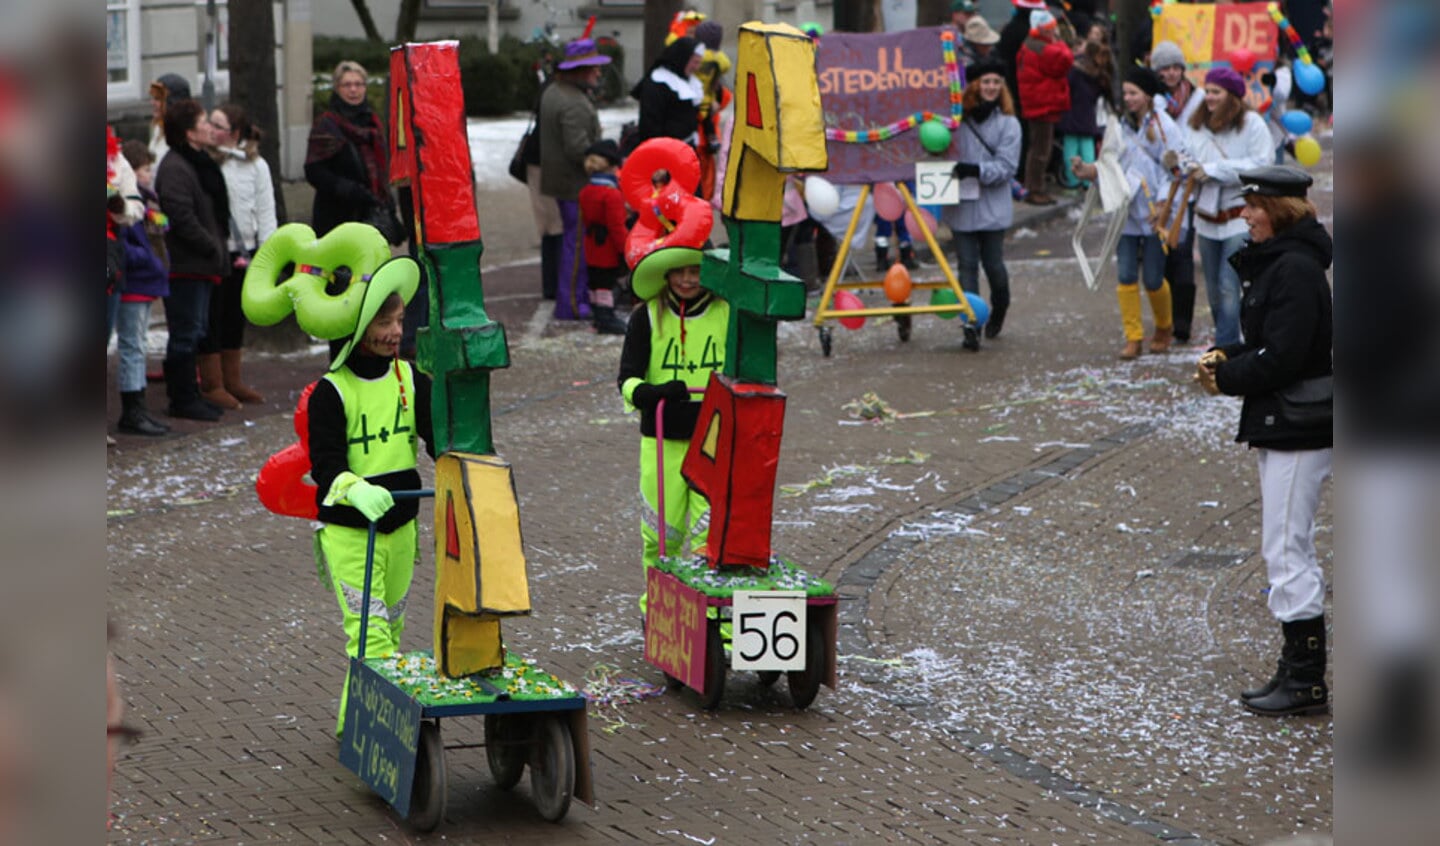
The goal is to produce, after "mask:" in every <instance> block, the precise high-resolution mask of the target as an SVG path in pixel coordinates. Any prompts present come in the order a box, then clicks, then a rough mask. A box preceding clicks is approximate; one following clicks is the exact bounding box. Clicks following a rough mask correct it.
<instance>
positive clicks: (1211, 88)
mask: <svg viewBox="0 0 1440 846" xmlns="http://www.w3.org/2000/svg"><path fill="white" fill-rule="evenodd" d="M1186 147H1187V148H1188V149H1189V151H1190V154H1191V155H1193V156H1194V157H1195V163H1194V164H1192V165H1191V167H1192V168H1199V169H1200V170H1201V171H1202V172H1203V173H1204V180H1205V181H1204V182H1202V183H1201V186H1200V191H1199V195H1198V196H1197V197H1196V199H1195V234H1196V236H1197V238H1198V240H1199V242H1200V263H1201V265H1202V267H1203V269H1204V272H1205V296H1206V298H1207V299H1208V300H1209V301H1210V315H1211V317H1212V318H1213V320H1214V321H1215V344H1216V345H1218V346H1227V345H1230V344H1236V343H1239V342H1240V277H1239V276H1238V275H1236V273H1235V269H1234V268H1233V267H1231V266H1230V257H1231V256H1233V255H1235V253H1236V252H1237V251H1238V250H1239V249H1240V248H1241V247H1242V246H1244V244H1245V240H1246V236H1247V234H1248V232H1249V230H1248V228H1247V227H1246V226H1245V221H1244V220H1242V219H1241V218H1240V213H1241V212H1242V211H1244V210H1245V201H1244V199H1243V198H1242V195H1241V191H1240V172H1241V171H1246V170H1254V169H1256V168H1260V167H1264V166H1265V165H1267V164H1269V163H1270V162H1271V159H1272V156H1273V155H1274V153H1273V150H1272V141H1271V139H1270V130H1268V129H1266V128H1265V121H1264V119H1262V118H1261V117H1260V115H1258V114H1256V113H1255V111H1254V110H1253V109H1251V108H1250V106H1249V104H1247V103H1246V102H1245V80H1243V79H1241V78H1240V74H1238V73H1236V72H1235V70H1234V69H1232V68H1228V67H1220V68H1215V69H1213V70H1211V71H1210V72H1209V73H1207V74H1206V75H1205V99H1204V101H1203V102H1201V103H1200V105H1199V107H1198V108H1196V109H1195V113H1194V114H1192V115H1191V116H1190V137H1189V138H1187V139H1186Z"/></svg>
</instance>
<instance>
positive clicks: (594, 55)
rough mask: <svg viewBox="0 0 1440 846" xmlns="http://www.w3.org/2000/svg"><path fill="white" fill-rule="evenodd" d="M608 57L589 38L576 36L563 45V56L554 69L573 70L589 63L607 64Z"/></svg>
mask: <svg viewBox="0 0 1440 846" xmlns="http://www.w3.org/2000/svg"><path fill="white" fill-rule="evenodd" d="M608 64H610V57H609V56H606V55H604V54H603V53H601V52H600V51H599V49H598V48H596V46H595V42H594V41H593V40H591V39H589V38H577V39H575V40H574V41H571V42H570V43H568V44H566V45H565V58H563V59H561V60H560V64H558V65H556V66H555V69H556V70H562V71H564V70H574V69H575V68H583V67H589V66H591V65H608Z"/></svg>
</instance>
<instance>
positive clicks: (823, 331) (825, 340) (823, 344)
mask: <svg viewBox="0 0 1440 846" xmlns="http://www.w3.org/2000/svg"><path fill="white" fill-rule="evenodd" d="M819 331H820V352H821V354H822V355H824V356H825V357H826V358H829V357H830V343H831V341H832V340H833V339H834V335H835V333H834V332H832V331H830V327H829V326H821V327H819Z"/></svg>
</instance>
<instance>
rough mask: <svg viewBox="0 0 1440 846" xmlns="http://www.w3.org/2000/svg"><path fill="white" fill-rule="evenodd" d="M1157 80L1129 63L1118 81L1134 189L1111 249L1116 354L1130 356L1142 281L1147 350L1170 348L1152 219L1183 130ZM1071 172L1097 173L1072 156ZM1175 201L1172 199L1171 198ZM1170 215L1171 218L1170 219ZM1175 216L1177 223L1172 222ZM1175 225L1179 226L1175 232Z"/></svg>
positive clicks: (1161, 251)
mask: <svg viewBox="0 0 1440 846" xmlns="http://www.w3.org/2000/svg"><path fill="white" fill-rule="evenodd" d="M1160 89H1161V82H1160V79H1159V77H1157V76H1156V75H1155V72H1154V71H1152V70H1150V69H1149V68H1146V67H1139V66H1136V67H1132V68H1130V69H1129V70H1127V71H1126V72H1125V81H1124V84H1123V85H1122V86H1121V99H1122V102H1123V106H1124V109H1123V110H1124V114H1123V115H1122V116H1121V118H1120V130H1121V132H1120V134H1121V139H1122V143H1123V148H1122V149H1121V151H1120V167H1121V168H1122V169H1123V170H1124V171H1125V176H1126V178H1127V179H1128V180H1129V181H1130V185H1131V187H1132V188H1134V189H1135V192H1134V199H1132V200H1131V202H1130V208H1129V212H1128V214H1129V217H1128V218H1127V220H1126V221H1125V227H1124V229H1123V230H1121V235H1120V242H1119V244H1118V246H1117V247H1116V250H1115V260H1116V271H1117V275H1118V277H1119V282H1120V284H1119V286H1118V287H1117V289H1116V293H1117V295H1118V296H1119V300H1120V318H1121V321H1122V323H1123V324H1124V328H1125V346H1124V348H1122V349H1121V351H1120V358H1122V359H1134V358H1138V357H1139V356H1140V353H1141V351H1142V343H1143V341H1144V339H1145V323H1144V318H1143V316H1142V314H1141V306H1140V286H1139V284H1137V283H1139V282H1143V283H1144V285H1145V293H1146V296H1147V297H1148V298H1149V300H1150V310H1151V313H1152V314H1153V316H1154V321H1155V334H1154V335H1153V336H1151V338H1150V345H1149V346H1150V352H1152V353H1163V352H1167V351H1169V349H1170V342H1171V339H1172V337H1173V331H1174V322H1173V318H1172V315H1171V307H1170V286H1169V285H1168V284H1166V281H1165V249H1166V248H1165V243H1164V242H1163V241H1162V240H1161V236H1160V235H1158V234H1156V222H1157V220H1158V219H1160V216H1161V212H1162V205H1163V202H1162V201H1163V199H1164V198H1171V197H1172V196H1173V195H1172V194H1171V192H1170V184H1171V181H1172V175H1171V173H1170V171H1169V170H1168V169H1167V168H1166V167H1165V164H1164V161H1165V159H1166V155H1167V153H1168V154H1172V155H1173V156H1175V157H1177V161H1178V160H1179V158H1180V157H1183V155H1184V153H1185V146H1184V139H1183V134H1182V133H1181V131H1180V128H1179V127H1178V126H1176V125H1175V121H1173V120H1171V119H1170V116H1169V115H1167V114H1165V112H1164V110H1163V109H1156V108H1155V102H1154V101H1155V95H1156V94H1158V93H1160ZM1071 167H1072V168H1073V169H1074V172H1075V175H1076V176H1078V177H1080V178H1081V179H1094V178H1096V175H1097V171H1096V168H1095V165H1093V164H1086V163H1084V162H1082V161H1080V159H1079V157H1076V158H1074V159H1072V160H1071ZM1171 205H1172V206H1173V200H1172V201H1171ZM1170 218H1173V221H1172V220H1171V219H1170ZM1165 219H1166V221H1167V223H1166V225H1167V227H1168V226H1170V225H1178V227H1181V228H1183V226H1184V219H1185V216H1184V215H1180V214H1175V215H1171V216H1169V217H1167V218H1165ZM1175 221H1178V224H1175ZM1178 232H1179V229H1177V236H1178Z"/></svg>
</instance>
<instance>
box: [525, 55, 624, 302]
mask: <svg viewBox="0 0 1440 846" xmlns="http://www.w3.org/2000/svg"><path fill="white" fill-rule="evenodd" d="M609 63H610V57H609V56H606V55H603V54H601V53H600V51H599V50H597V49H596V47H595V42H594V41H592V40H590V39H588V38H577V39H575V40H574V41H571V42H570V43H569V44H566V45H565V57H564V58H563V59H561V60H560V63H559V64H557V65H556V66H555V71H556V73H555V80H554V82H553V83H551V84H550V86H549V87H547V88H546V89H545V93H544V94H543V95H542V96H541V97H540V122H539V133H540V193H542V194H544V195H545V196H547V197H554V198H555V203H556V205H558V206H559V207H560V220H561V223H562V224H563V225H564V227H565V234H564V235H563V236H562V241H561V246H560V279H559V284H558V286H557V288H556V292H555V318H556V319H557V320H589V319H590V302H589V301H590V289H589V285H588V280H587V278H586V273H585V252H584V248H585V242H584V240H583V238H582V237H581V233H580V189H581V188H584V187H585V184H586V183H587V182H589V180H590V176H589V174H587V173H586V172H585V151H586V150H588V149H590V145H591V144H594V143H595V142H596V141H599V140H600V117H599V115H598V114H597V113H596V111H595V101H594V100H592V99H591V93H592V92H593V91H594V90H595V86H596V85H597V84H598V83H599V82H600V67H601V66H602V65H608V64H609Z"/></svg>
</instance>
